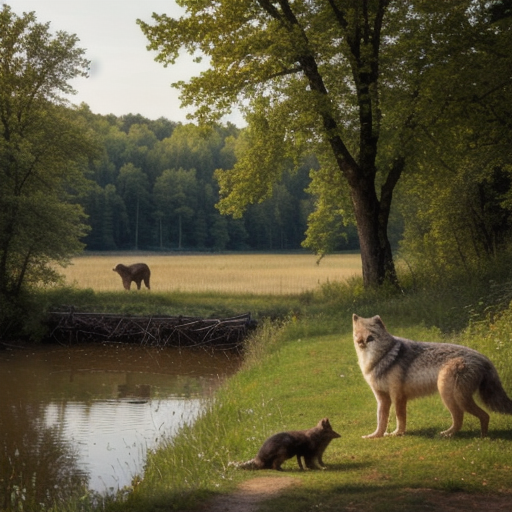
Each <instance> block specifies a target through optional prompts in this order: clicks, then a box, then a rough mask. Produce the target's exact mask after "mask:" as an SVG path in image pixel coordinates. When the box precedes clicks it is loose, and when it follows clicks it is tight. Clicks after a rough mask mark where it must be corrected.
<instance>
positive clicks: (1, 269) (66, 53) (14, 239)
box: [0, 5, 96, 321]
mask: <svg viewBox="0 0 512 512" xmlns="http://www.w3.org/2000/svg"><path fill="white" fill-rule="evenodd" d="M76 42H77V38H76V37H75V36H70V35H68V34H66V33H64V32H59V33H57V34H56V35H52V34H51V33H50V31H49V24H40V23H37V21H36V18H35V15H34V13H29V14H24V15H23V16H22V17H17V16H16V15H15V14H14V13H13V12H12V11H11V9H10V8H9V7H8V6H7V5H4V6H3V7H2V10H1V11H0V56H1V57H0V296H1V297H0V298H2V299H4V298H5V297H9V300H13V301H15V300H16V298H17V297H18V296H19V295H20V293H21V292H22V290H23V289H24V288H26V287H30V286H34V285H37V284H48V283H52V282H55V281H56V280H57V274H56V272H55V266H54V264H55V263H59V264H65V263H66V262H67V261H68V258H69V257H70V256H71V255H73V254H74V253H76V252H77V251H79V250H80V249H81V248H82V247H83V246H82V244H81V243H80V241H79V240H80V238H81V237H83V236H84V235H85V233H86V231H87V229H86V226H85V224H84V221H85V216H84V213H83V210H82V208H81V206H79V205H78V204H76V202H74V201H73V200H74V199H76V197H77V196H78V194H81V193H82V192H83V191H84V190H85V189H86V187H87V181H86V179H85V178H84V174H83V171H84V169H85V164H86V162H87V159H88V158H92V157H94V156H95V155H96V152H95V150H96V146H95V141H94V138H93V136H92V135H91V132H90V130H89V129H88V128H87V127H86V126H85V125H84V124H83V122H82V120H81V119H80V117H79V116H78V115H77V113H76V112H74V111H73V110H70V109H66V108H64V106H63V104H64V100H63V95H64V94H67V93H70V92H72V88H71V86H70V84H69V80H71V79H72V78H74V77H76V76H81V75H86V74H87V65H88V63H87V61H86V60H85V59H84V58H83V54H84V51H83V50H82V49H79V48H77V47H76V46H75V45H76ZM3 320H4V319H3V318H1V317H0V321H3Z"/></svg>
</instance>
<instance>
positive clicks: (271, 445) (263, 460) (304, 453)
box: [236, 418, 341, 471]
mask: <svg viewBox="0 0 512 512" xmlns="http://www.w3.org/2000/svg"><path fill="white" fill-rule="evenodd" d="M337 437H341V436H340V435H339V434H338V433H337V432H334V430H333V429H332V427H331V424H330V423H329V420H328V419H327V418H324V419H322V420H320V421H319V422H318V424H317V425H316V426H315V427H313V428H310V429H308V430H294V431H290V432H280V433H279V434H274V435H273V436H271V437H269V438H268V439H267V440H266V441H265V442H264V443H263V446H262V447H261V448H260V450H259V452H258V454H257V455H256V457H254V459H251V460H249V461H247V462H242V463H241V464H236V467H238V468H239V469H276V470H277V471H283V469H282V468H281V464H282V463H283V462H284V461H285V460H288V459H291V458H292V457H297V463H298V465H299V468H300V469H302V470H303V469H304V466H303V465H302V461H301V458H302V457H303V458H304V462H305V464H306V467H307V468H309V469H319V468H322V469H325V465H324V463H323V460H322V455H323V453H324V451H325V449H326V448H327V446H329V443H330V442H331V441H332V440H333V439H336V438H337Z"/></svg>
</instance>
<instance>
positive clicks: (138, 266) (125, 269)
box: [112, 263, 151, 290]
mask: <svg viewBox="0 0 512 512" xmlns="http://www.w3.org/2000/svg"><path fill="white" fill-rule="evenodd" d="M112 270H113V271H114V272H117V273H118V274H119V275H120V276H121V279H122V280H123V286H124V289H125V290H129V289H130V286H131V284H132V281H133V282H135V284H136V285H137V290H140V285H141V283H142V281H144V284H145V285H146V288H147V289H148V290H149V289H150V287H149V278H150V276H151V271H150V270H149V267H148V266H147V265H146V264H145V263H134V264H133V265H128V266H126V265H123V264H122V263H119V265H117V266H116V268H113V269H112Z"/></svg>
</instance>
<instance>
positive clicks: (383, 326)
mask: <svg viewBox="0 0 512 512" xmlns="http://www.w3.org/2000/svg"><path fill="white" fill-rule="evenodd" d="M373 320H374V322H375V323H376V324H377V325H379V326H380V327H382V328H383V329H384V330H385V329H386V326H385V325H384V322H383V321H382V319H381V317H380V316H379V315H376V316H374V317H373Z"/></svg>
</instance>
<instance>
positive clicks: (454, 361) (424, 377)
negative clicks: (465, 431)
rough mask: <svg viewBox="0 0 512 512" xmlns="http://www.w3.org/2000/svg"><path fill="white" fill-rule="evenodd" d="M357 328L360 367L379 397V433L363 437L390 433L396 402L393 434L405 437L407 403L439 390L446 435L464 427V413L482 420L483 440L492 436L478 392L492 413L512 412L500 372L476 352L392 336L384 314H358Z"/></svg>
mask: <svg viewBox="0 0 512 512" xmlns="http://www.w3.org/2000/svg"><path fill="white" fill-rule="evenodd" d="M352 324H353V333H354V346H355V349H356V352H357V358H358V362H359V366H360V368H361V371H362V372H363V375H364V378H365V379H366V382H368V384H369V385H370V387H371V389H372V391H373V394H374V395H375V398H376V399H377V429H376V430H375V432H373V433H372V434H369V435H367V436H363V437H366V438H371V437H382V436H383V435H385V434H386V431H387V426H388V419H389V410H390V407H391V404H393V405H394V407H395V413H396V421H397V425H396V429H395V431H394V432H392V433H391V435H403V434H404V433H405V428H406V419H407V401H408V400H410V399H412V398H417V397H421V396H426V395H429V394H432V393H435V391H436V390H437V391H438V392H439V394H440V395H441V398H442V400H443V402H444V405H445V406H446V408H447V409H448V410H449V411H450V414H451V415H452V425H451V427H450V428H448V429H447V430H445V431H443V432H441V435H444V436H452V435H453V434H456V433H457V432H458V431H459V430H460V429H461V427H462V422H463V419H464V413H465V412H468V413H470V414H472V415H473V416H476V417H477V418H478V419H479V420H480V428H481V434H482V437H485V436H486V435H487V432H488V428H489V414H487V412H485V411H484V410H483V409H481V408H480V407H479V406H478V405H477V404H476V403H475V401H474V399H473V395H474V394H475V392H476V391H478V393H479V395H480V398H481V399H482V402H483V403H484V405H486V406H487V408H488V409H489V410H490V411H494V412H499V413H503V414H512V400H510V398H509V397H508V396H507V394H506V393H505V391H504V389H503V386H502V384H501V381H500V378H499V376H498V372H497V371H496V368H495V367H494V365H493V364H492V363H491V361H490V360H489V359H487V357H485V356H484V355H482V354H480V353H479V352H477V351H476V350H473V349H470V348H468V347H464V346H461V345H453V344H448V343H428V342H421V341H411V340H408V339H405V338H399V337H396V336H393V335H391V334H390V333H389V332H388V331H387V330H386V327H385V326H384V323H383V322H382V320H381V318H380V317H379V316H374V317H373V318H361V317H359V316H357V315H356V314H354V315H353V316H352Z"/></svg>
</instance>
